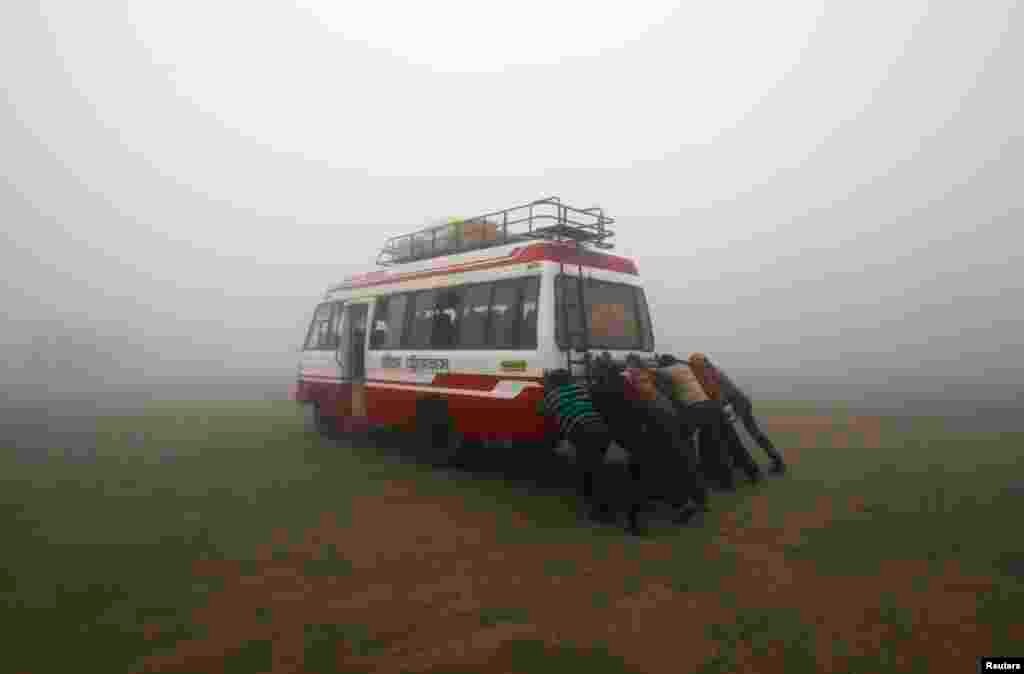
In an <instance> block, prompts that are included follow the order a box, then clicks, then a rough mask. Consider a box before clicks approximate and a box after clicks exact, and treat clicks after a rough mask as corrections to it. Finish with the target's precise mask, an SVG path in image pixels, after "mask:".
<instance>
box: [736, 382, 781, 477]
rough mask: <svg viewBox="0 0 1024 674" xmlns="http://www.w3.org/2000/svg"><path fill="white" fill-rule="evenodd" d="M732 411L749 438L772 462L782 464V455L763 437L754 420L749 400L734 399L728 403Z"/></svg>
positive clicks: (744, 398)
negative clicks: (752, 439) (748, 434)
mask: <svg viewBox="0 0 1024 674" xmlns="http://www.w3.org/2000/svg"><path fill="white" fill-rule="evenodd" d="M730 403H731V404H732V408H733V410H735V411H736V416H738V417H739V419H740V422H741V423H742V424H743V427H744V428H746V429H747V433H750V437H752V438H754V442H756V443H757V444H758V446H760V447H761V449H763V450H764V452H765V454H767V455H768V456H769V457H770V458H771V459H772V461H775V462H776V463H782V454H780V453H779V450H778V449H777V448H776V447H775V444H774V443H773V442H772V441H771V439H770V438H769V437H768V436H767V435H765V432H764V431H762V430H761V427H760V426H759V425H758V423H757V419H755V418H754V405H753V403H751V402H750V398H747V397H746V396H741V397H738V398H734V399H733V400H731V401H730Z"/></svg>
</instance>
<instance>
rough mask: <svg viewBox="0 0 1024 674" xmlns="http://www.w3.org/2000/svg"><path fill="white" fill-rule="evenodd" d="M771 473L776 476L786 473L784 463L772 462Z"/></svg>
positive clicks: (779, 461) (779, 460)
mask: <svg viewBox="0 0 1024 674" xmlns="http://www.w3.org/2000/svg"><path fill="white" fill-rule="evenodd" d="M772 472H773V473H776V474H778V475H781V474H782V473H785V472H786V463H785V462H784V461H783V460H782V459H776V460H775V461H774V462H772Z"/></svg>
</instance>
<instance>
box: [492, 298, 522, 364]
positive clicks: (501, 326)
mask: <svg viewBox="0 0 1024 674" xmlns="http://www.w3.org/2000/svg"><path fill="white" fill-rule="evenodd" d="M519 285H520V284H519V283H518V282H517V281H499V282H498V283H496V284H495V285H494V299H493V300H491V321H490V325H491V330H490V332H491V334H490V340H489V341H490V344H491V345H492V346H494V347H495V348H497V349H515V348H518V347H519V329H520V324H521V321H520V299H521V298H520V291H519Z"/></svg>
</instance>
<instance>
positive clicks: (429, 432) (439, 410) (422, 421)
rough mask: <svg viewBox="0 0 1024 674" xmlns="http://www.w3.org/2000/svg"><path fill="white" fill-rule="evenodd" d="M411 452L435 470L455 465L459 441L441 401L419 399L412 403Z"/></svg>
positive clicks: (445, 407)
mask: <svg viewBox="0 0 1024 674" xmlns="http://www.w3.org/2000/svg"><path fill="white" fill-rule="evenodd" d="M413 441H414V442H415V445H416V446H415V452H416V454H417V455H418V456H420V457H422V458H423V459H425V460H426V461H427V462H428V463H430V464H431V465H433V466H436V467H439V468H441V467H448V466H452V465H453V464H455V463H456V462H457V459H458V455H459V450H460V447H461V444H462V443H461V441H460V438H459V434H458V433H457V432H456V431H455V425H454V424H453V423H452V419H451V415H450V414H449V412H448V402H447V401H446V400H445V399H444V398H440V397H438V398H433V397H431V398H422V399H420V400H419V401H417V403H416V430H415V433H414V435H413Z"/></svg>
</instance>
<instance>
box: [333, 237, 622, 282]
mask: <svg viewBox="0 0 1024 674" xmlns="http://www.w3.org/2000/svg"><path fill="white" fill-rule="evenodd" d="M543 261H547V262H560V263H562V264H568V265H580V264H582V265H583V266H585V267H591V268H593V269H606V270H608V271H613V272H618V273H620V274H631V275H633V276H636V275H638V274H639V270H638V269H637V266H636V263H635V262H633V261H632V260H630V259H628V258H624V257H619V256H617V255H606V254H604V253H595V252H593V251H589V250H583V251H577V250H576V249H575V248H574V247H571V246H567V245H564V244H556V243H541V244H534V245H532V246H525V247H522V248H516V249H514V250H513V251H512V252H511V253H510V254H509V255H507V256H504V257H500V258H485V259H484V260H477V261H474V262H463V263H460V264H456V265H449V266H447V267H440V268H438V269H425V270H423V271H417V272H406V273H404V274H395V275H394V276H389V277H386V278H381V277H378V278H372V279H371V278H367V277H366V276H362V277H354V278H352V279H349V280H348V281H345V282H344V283H341V284H339V285H337V286H333V287H332V288H331V291H334V290H343V289H354V288H367V287H370V286H377V285H386V284H389V283H400V282H403V281H413V280H417V279H423V278H430V277H432V276H444V275H448V274H459V273H462V272H470V271H481V270H485V269H494V268H496V267H507V266H509V265H514V264H523V263H526V262H543ZM372 273H373V274H375V275H376V274H379V273H382V272H372ZM384 273H386V272H384Z"/></svg>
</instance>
